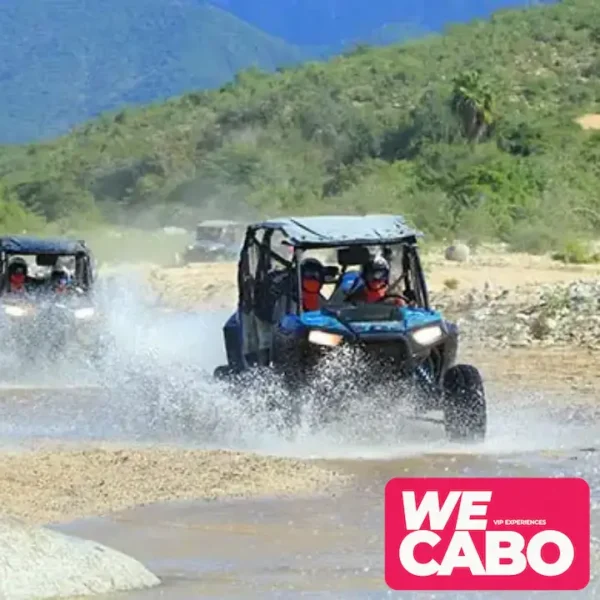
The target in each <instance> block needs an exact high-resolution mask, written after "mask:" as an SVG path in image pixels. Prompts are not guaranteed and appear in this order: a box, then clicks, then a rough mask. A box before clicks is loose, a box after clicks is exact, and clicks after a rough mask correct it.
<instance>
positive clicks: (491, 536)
mask: <svg viewBox="0 0 600 600" xmlns="http://www.w3.org/2000/svg"><path fill="white" fill-rule="evenodd" d="M440 540H441V538H440V536H439V535H438V534H437V533H434V532H433V531H427V530H422V531H413V532H411V533H409V534H408V535H407V536H406V537H405V538H404V539H403V540H402V542H401V544H400V550H399V557H400V563H401V564H402V566H403V567H404V568H405V569H406V570H407V571H408V572H409V573H411V574H412V575H416V576H418V577H429V576H431V575H442V576H448V575H452V572H453V571H454V569H457V568H467V569H469V570H470V571H471V573H472V574H473V575H502V576H512V575H519V574H520V573H522V572H523V571H524V570H525V568H526V567H527V564H529V566H530V567H531V568H532V569H533V570H534V571H535V572H536V573H538V574H539V575H542V576H544V577H556V576H558V575H562V574H563V573H565V572H566V571H567V570H568V569H569V567H571V565H572V564H573V561H574V559H575V549H574V547H573V544H572V542H571V540H570V539H569V538H568V537H567V536H566V535H565V534H564V533H562V532H560V531H555V530H548V531H541V532H539V533H536V534H535V535H534V536H533V537H532V538H531V540H530V541H529V543H528V544H527V548H525V538H524V537H523V536H522V535H521V534H520V533H517V532H516V531H486V532H485V565H484V564H483V562H482V560H481V556H480V555H479V553H478V552H477V548H476V547H475V544H474V542H473V539H472V537H471V534H470V533H469V532H468V531H456V532H455V533H454V534H453V535H452V538H451V540H450V544H449V545H448V549H447V550H446V553H445V555H444V558H443V560H442V563H441V565H440V564H439V563H438V562H437V561H435V560H430V561H429V562H427V563H420V562H418V561H417V560H415V556H414V550H415V547H416V546H418V545H419V544H429V545H430V546H431V547H434V546H436V545H437V544H438V543H439V542H440ZM501 544H507V546H501ZM546 544H555V545H556V546H557V547H558V550H559V558H558V560H557V561H556V562H554V563H547V562H546V561H544V559H543V558H542V549H543V548H544V546H545V545H546ZM502 560H509V561H510V562H509V563H502V562H501V561H502Z"/></svg>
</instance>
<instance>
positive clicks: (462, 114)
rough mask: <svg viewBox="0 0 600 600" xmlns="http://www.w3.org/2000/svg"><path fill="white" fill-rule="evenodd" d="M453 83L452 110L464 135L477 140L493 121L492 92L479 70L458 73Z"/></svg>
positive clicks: (474, 140)
mask: <svg viewBox="0 0 600 600" xmlns="http://www.w3.org/2000/svg"><path fill="white" fill-rule="evenodd" d="M453 84H454V89H453V92H452V101H451V106H452V110H453V111H454V114H455V115H456V116H457V117H458V119H459V120H460V122H461V125H462V129H463V134H464V136H465V137H466V138H467V139H468V140H470V141H472V142H478V141H480V140H481V139H482V138H483V137H484V136H485V135H486V134H487V133H488V132H489V130H490V126H491V125H492V123H493V121H494V96H493V93H492V91H491V89H490V87H489V85H488V84H487V82H485V81H483V80H482V77H481V71H479V70H475V71H465V72H463V73H460V74H459V75H458V76H457V77H455V78H454V80H453Z"/></svg>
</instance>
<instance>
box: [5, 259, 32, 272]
mask: <svg viewBox="0 0 600 600" xmlns="http://www.w3.org/2000/svg"><path fill="white" fill-rule="evenodd" d="M27 271H28V267H27V261H26V260H25V259H24V258H22V257H20V256H15V257H14V258H11V260H10V262H9V263H8V274H9V275H14V274H15V273H22V274H23V275H27Z"/></svg>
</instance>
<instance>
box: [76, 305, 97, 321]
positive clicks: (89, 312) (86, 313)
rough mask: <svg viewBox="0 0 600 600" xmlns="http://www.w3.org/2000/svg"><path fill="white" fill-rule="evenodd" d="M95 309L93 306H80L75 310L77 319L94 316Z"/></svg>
mask: <svg viewBox="0 0 600 600" xmlns="http://www.w3.org/2000/svg"><path fill="white" fill-rule="evenodd" d="M94 312H95V311H94V309H93V308H91V307H86V308H78V309H77V310H76V311H75V313H74V314H75V318H76V319H89V318H90V317H93V316H94Z"/></svg>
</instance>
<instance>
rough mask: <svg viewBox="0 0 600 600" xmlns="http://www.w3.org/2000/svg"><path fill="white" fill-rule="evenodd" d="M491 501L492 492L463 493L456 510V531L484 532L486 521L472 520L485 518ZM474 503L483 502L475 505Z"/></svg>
mask: <svg viewBox="0 0 600 600" xmlns="http://www.w3.org/2000/svg"><path fill="white" fill-rule="evenodd" d="M491 500H492V492H463V493H462V498H461V499H460V507H459V509H458V519H457V521H456V529H471V530H473V529H478V530H485V529H486V528H487V519H473V517H475V516H480V517H485V515H486V514H487V509H488V504H489V503H490V502H491ZM474 502H485V504H479V505H476V504H474Z"/></svg>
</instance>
